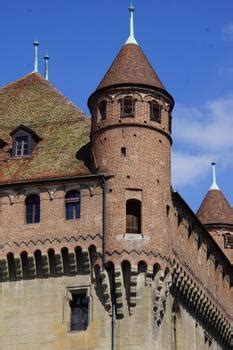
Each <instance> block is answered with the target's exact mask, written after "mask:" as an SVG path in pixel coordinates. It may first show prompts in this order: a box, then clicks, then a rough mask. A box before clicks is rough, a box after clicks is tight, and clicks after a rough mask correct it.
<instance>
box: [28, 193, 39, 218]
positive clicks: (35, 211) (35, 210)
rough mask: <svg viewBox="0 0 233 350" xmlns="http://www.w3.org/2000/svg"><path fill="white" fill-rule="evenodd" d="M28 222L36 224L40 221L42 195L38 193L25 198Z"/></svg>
mask: <svg viewBox="0 0 233 350" xmlns="http://www.w3.org/2000/svg"><path fill="white" fill-rule="evenodd" d="M25 206H26V223H27V224H36V223H38V222H40V197H39V196H38V195H37V194H32V195H30V196H28V197H27V198H26V200H25Z"/></svg>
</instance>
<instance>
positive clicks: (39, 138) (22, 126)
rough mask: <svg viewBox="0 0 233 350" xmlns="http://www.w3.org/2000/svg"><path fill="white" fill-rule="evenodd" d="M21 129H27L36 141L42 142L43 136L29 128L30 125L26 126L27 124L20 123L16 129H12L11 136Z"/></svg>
mask: <svg viewBox="0 0 233 350" xmlns="http://www.w3.org/2000/svg"><path fill="white" fill-rule="evenodd" d="M19 130H23V131H25V132H26V133H28V134H31V135H32V137H33V139H34V140H35V141H36V142H40V141H41V137H40V136H38V135H37V133H36V132H35V131H34V130H32V129H31V128H29V127H28V126H25V125H19V126H17V127H16V128H15V129H14V130H12V131H11V133H10V135H11V136H14V135H15V134H16V133H17V132H18V131H19Z"/></svg>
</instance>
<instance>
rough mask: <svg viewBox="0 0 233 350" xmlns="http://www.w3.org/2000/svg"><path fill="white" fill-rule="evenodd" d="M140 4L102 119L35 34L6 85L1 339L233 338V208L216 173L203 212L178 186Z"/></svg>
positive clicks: (212, 343) (86, 342) (75, 344)
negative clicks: (58, 79)
mask: <svg viewBox="0 0 233 350" xmlns="http://www.w3.org/2000/svg"><path fill="white" fill-rule="evenodd" d="M133 12H134V8H133V6H131V7H130V36H129V38H128V40H127V41H126V43H125V45H123V47H122V48H121V50H120V52H119V54H118V55H117V57H116V58H115V60H114V62H113V63H112V65H111V67H110V68H109V70H108V71H107V73H106V75H105V76H104V78H103V80H102V81H101V82H100V84H99V86H98V87H97V89H96V90H95V91H94V93H93V94H92V95H91V96H90V98H89V100H88V106H89V109H90V112H91V120H90V119H89V118H88V117H87V116H86V115H85V114H84V113H82V112H81V111H80V110H79V108H78V107H76V106H75V105H73V104H72V103H71V102H70V101H69V100H68V99H66V98H65V97H64V96H63V95H62V94H61V93H60V92H59V91H58V90H57V89H55V88H54V87H53V86H52V85H51V84H50V83H49V82H48V80H47V79H44V78H43V77H42V76H41V75H40V74H39V73H38V72H37V48H38V43H37V42H35V43H34V45H35V53H36V55H35V71H34V72H32V73H30V74H28V75H27V76H25V77H23V78H21V79H20V80H17V81H15V82H13V83H11V84H9V85H7V86H5V87H3V88H1V89H0V320H1V322H0V349H2V350H8V349H9V350H15V349H17V350H37V349H40V350H60V349H64V350H74V349H77V350H85V349H89V350H91V349H92V350H94V349H95V350H110V349H111V350H141V349H147V350H152V349H159V350H204V349H205V350H206V349H211V350H216V349H229V350H230V349H232V291H231V284H232V265H231V263H232V260H233V259H232V258H233V256H232V247H233V208H231V207H230V205H229V203H228V202H227V200H226V198H225V197H224V195H223V193H222V192H221V190H220V189H219V188H218V186H217V183H216V181H215V176H214V177H213V184H212V186H211V188H210V190H209V191H208V193H207V195H206V197H205V198H204V200H203V202H202V204H201V206H200V209H199V210H198V212H197V214H194V213H193V211H192V210H191V209H190V208H189V206H188V205H187V204H186V203H185V201H184V200H183V199H182V197H181V196H180V195H179V193H177V192H175V191H174V190H173V189H172V187H171V145H172V137H171V133H172V116H171V114H172V110H173V107H174V100H173V98H172V96H171V95H170V94H169V93H168V91H167V90H166V88H165V87H164V85H163V84H162V82H161V81H160V79H159V77H158V76H157V74H156V73H155V71H154V70H153V68H152V66H151V65H150V63H149V62H148V60H147V58H146V56H145V55H144V53H143V51H142V49H141V48H140V46H139V45H138V43H137V42H136V39H135V37H134V30H133V29H134V28H133ZM47 59H48V57H47ZM46 62H47V61H46Z"/></svg>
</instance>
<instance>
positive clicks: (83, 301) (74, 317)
mask: <svg viewBox="0 0 233 350" xmlns="http://www.w3.org/2000/svg"><path fill="white" fill-rule="evenodd" d="M88 304H89V299H88V297H87V296H86V293H80V294H72V300H71V302H70V308H71V320H70V330H71V331H73V332H75V331H76V332H77V331H84V330H86V329H87V326H88Z"/></svg>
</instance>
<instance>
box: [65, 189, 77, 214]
mask: <svg viewBox="0 0 233 350" xmlns="http://www.w3.org/2000/svg"><path fill="white" fill-rule="evenodd" d="M65 207H66V220H74V219H79V218H80V192H79V191H75V190H72V191H69V192H67V193H66V195H65Z"/></svg>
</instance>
